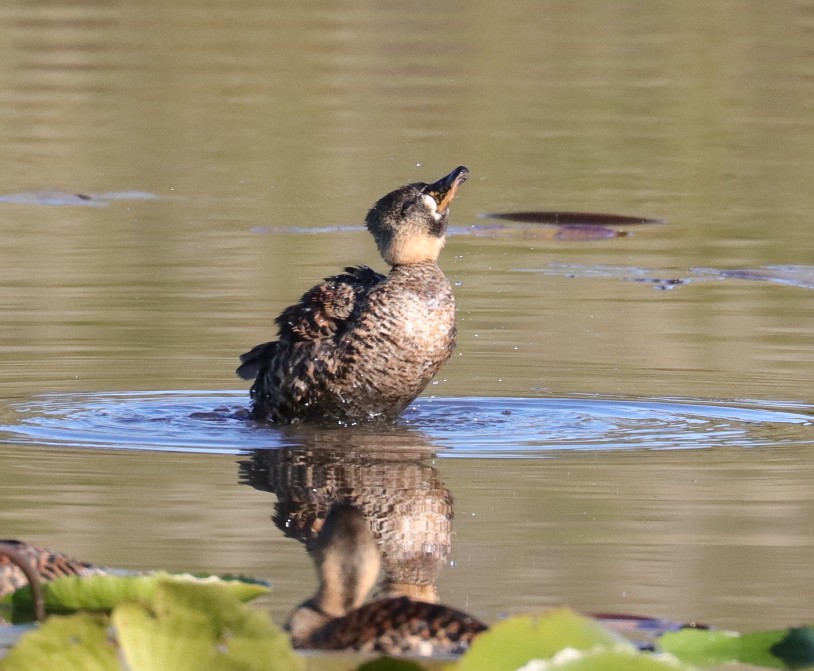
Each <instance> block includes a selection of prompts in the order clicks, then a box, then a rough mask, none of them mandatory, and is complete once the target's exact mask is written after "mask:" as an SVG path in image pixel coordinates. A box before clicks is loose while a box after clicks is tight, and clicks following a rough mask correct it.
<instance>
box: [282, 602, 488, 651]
mask: <svg viewBox="0 0 814 671" xmlns="http://www.w3.org/2000/svg"><path fill="white" fill-rule="evenodd" d="M486 628H487V627H486V625H485V624H484V623H483V622H481V621H480V620H478V619H476V618H474V617H472V616H471V615H467V614H466V613H464V612H462V611H459V610H456V609H454V608H450V607H449V606H444V605H442V604H435V603H425V602H423V601H414V600H412V599H409V598H407V597H398V598H392V599H382V600H379V601H373V602H371V603H368V604H365V605H363V606H361V607H360V608H357V609H356V610H354V611H351V612H350V613H348V614H347V615H345V616H343V617H339V618H336V619H333V620H330V621H328V622H327V623H326V624H325V625H323V626H322V627H320V628H319V629H317V630H316V631H314V632H312V633H311V634H310V636H308V637H307V638H306V639H304V640H301V641H295V647H299V648H310V649H317V650H360V651H362V652H379V653H384V654H389V655H405V654H408V655H409V654H412V655H421V656H441V655H459V654H461V653H463V652H465V651H466V650H467V649H468V648H469V646H470V645H471V643H472V640H473V639H474V638H475V636H477V635H478V634H479V633H481V632H482V631H485V630H486Z"/></svg>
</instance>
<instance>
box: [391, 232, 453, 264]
mask: <svg viewBox="0 0 814 671" xmlns="http://www.w3.org/2000/svg"><path fill="white" fill-rule="evenodd" d="M446 241H447V239H446V237H445V236H443V235H442V236H441V237H440V238H436V237H433V236H429V235H420V236H410V237H408V238H405V239H402V240H394V241H393V243H392V244H391V245H390V247H389V248H388V249H386V250H384V251H383V252H382V257H383V258H384V260H385V261H387V263H389V264H390V265H391V266H402V265H406V264H409V263H421V262H422V261H437V260H438V255H439V254H440V253H441V250H442V249H443V248H444V245H445V244H446Z"/></svg>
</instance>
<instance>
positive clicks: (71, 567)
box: [0, 540, 105, 597]
mask: <svg viewBox="0 0 814 671" xmlns="http://www.w3.org/2000/svg"><path fill="white" fill-rule="evenodd" d="M0 544H2V545H6V546H8V547H9V548H10V549H12V550H14V551H16V553H17V555H18V556H22V557H23V558H25V559H27V560H28V562H29V564H31V566H32V568H33V569H34V572H35V573H36V574H37V575H38V576H39V578H40V580H42V581H43V582H47V581H49V580H53V579H54V578H60V577H62V576H69V575H95V574H99V573H105V569H103V568H101V567H99V566H94V565H93V564H89V563H88V562H84V561H80V560H79V559H74V558H73V557H71V556H69V555H66V554H63V553H62V552H56V551H54V550H48V549H47V548H41V547H37V546H36V545H30V544H29V543H25V542H23V541H17V540H0ZM27 584H28V580H26V577H25V575H24V573H23V571H22V569H20V567H19V566H17V565H16V564H14V562H12V561H11V560H10V559H9V558H8V557H5V556H3V555H0V597H3V596H5V595H6V594H9V593H10V592H13V591H15V590H17V589H19V588H20V587H23V586H24V585H27Z"/></svg>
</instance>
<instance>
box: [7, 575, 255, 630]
mask: <svg viewBox="0 0 814 671" xmlns="http://www.w3.org/2000/svg"><path fill="white" fill-rule="evenodd" d="M165 582H175V583H190V584H214V585H221V586H222V587H223V588H225V589H227V590H228V591H230V592H231V593H233V594H234V595H235V596H236V597H237V598H238V599H240V600H241V601H250V600H251V599H255V598H257V597H258V596H262V595H263V594H266V593H267V592H268V591H269V590H268V587H266V586H263V585H259V584H256V583H250V582H246V581H245V580H237V579H228V580H226V579H222V578H219V577H217V576H207V577H196V576H192V575H189V574H179V575H172V574H169V573H164V572H160V571H159V572H156V573H150V574H149V575H89V576H64V577H61V578H56V579H54V580H52V581H50V582H47V583H44V584H43V586H42V588H43V596H44V598H45V608H46V610H47V611H48V612H52V613H54V612H56V613H66V612H72V611H76V610H95V611H110V610H113V608H115V607H116V605H117V604H119V603H122V602H123V601H128V600H133V599H136V600H142V601H149V600H150V599H151V598H152V596H153V594H154V593H155V591H156V589H157V588H158V586H159V585H160V584H162V583H165ZM11 604H12V612H13V617H14V619H15V621H16V620H19V619H23V618H25V617H27V616H28V617H30V614H31V613H32V612H33V609H32V604H31V589H30V588H29V587H24V588H21V589H19V590H17V591H16V592H15V593H14V594H13V595H12V596H11Z"/></svg>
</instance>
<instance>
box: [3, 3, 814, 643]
mask: <svg viewBox="0 0 814 671" xmlns="http://www.w3.org/2000/svg"><path fill="white" fill-rule="evenodd" d="M0 34H1V35H2V38H3V39H2V40H0V90H2V91H3V95H2V97H1V98H0V150H2V155H3V161H2V165H1V166H0V176H2V181H0V215H1V218H0V221H2V223H1V224H0V226H2V231H3V241H4V244H3V245H2V246H0V268H2V282H1V283H0V319H2V323H3V324H4V329H2V331H0V394H2V397H3V400H2V403H0V441H2V446H0V528H2V534H3V535H5V536H11V537H13V536H18V537H23V538H26V539H29V540H32V541H36V542H38V543H41V544H45V545H49V546H53V547H58V548H61V549H64V550H66V551H69V552H71V553H73V554H75V555H77V556H81V557H82V558H85V559H89V560H93V561H96V562H99V563H105V564H111V565H117V566H128V567H134V568H150V567H164V568H168V569H177V570H181V569H184V570H208V571H229V572H245V573H251V574H256V575H259V576H265V577H268V578H270V579H271V580H272V581H273V582H274V584H275V588H276V590H275V594H274V596H273V598H272V599H271V600H270V602H269V607H270V608H271V609H272V611H273V613H274V615H275V616H278V617H280V618H282V617H283V616H284V615H285V614H286V612H287V611H288V610H289V609H290V608H291V607H292V606H293V605H294V604H295V603H297V602H298V601H299V600H301V599H302V598H303V597H304V596H305V595H306V594H307V592H308V591H309V590H310V589H311V588H312V586H313V578H312V576H311V569H310V567H309V564H308V561H307V560H306V559H305V554H304V551H303V548H302V545H301V544H300V543H298V542H297V541H296V540H292V539H291V538H287V537H285V536H284V535H283V533H282V532H281V531H280V530H279V529H278V528H277V527H275V525H274V524H273V523H272V521H271V520H270V519H269V518H270V516H271V515H272V514H273V513H274V512H275V510H276V509H275V506H276V505H277V504H279V503H280V502H281V501H282V499H283V493H282V492H281V490H279V488H278V489H277V490H274V493H272V492H270V491H269V489H270V487H267V488H266V489H264V488H263V487H261V486H260V485H259V484H258V482H257V481H252V480H251V479H250V478H247V475H246V472H245V468H246V466H245V463H248V462H255V463H261V462H262V463H266V462H265V461H264V460H268V459H270V458H271V459H276V458H283V457H286V455H289V454H290V455H294V456H295V457H296V458H300V457H301V452H302V451H305V452H307V453H308V454H312V453H313V454H317V455H323V456H324V453H326V452H327V453H332V452H331V451H338V452H340V453H345V454H353V455H357V456H359V455H361V456H359V459H361V462H360V463H364V464H367V467H365V468H361V467H360V470H359V471H358V472H357V471H353V469H351V471H353V472H352V473H351V471H348V472H346V473H344V474H343V475H342V477H344V478H346V479H348V478H350V479H351V480H353V478H357V477H358V478H362V476H364V478H367V477H368V476H371V477H372V475H371V474H375V473H378V472H379V470H377V468H378V467H377V468H374V467H373V466H371V464H374V465H378V464H385V466H382V467H381V469H380V470H381V472H382V473H386V474H389V475H388V476H386V477H391V476H392V477H395V475H396V474H402V475H404V478H403V479H402V480H400V481H399V482H401V483H402V484H401V485H399V487H395V485H392V483H391V484H390V485H389V486H391V489H390V490H388V491H390V492H391V493H392V492H400V493H399V494H398V496H404V497H406V498H405V499H404V501H405V504H404V505H405V506H408V504H409V501H410V499H409V497H408V494H409V493H410V492H412V493H416V492H423V493H425V494H426V496H427V497H429V498H427V499H426V501H429V502H431V503H432V502H435V503H437V502H438V501H442V502H443V504H444V505H450V504H449V501H454V524H453V529H454V533H453V534H452V535H451V536H448V537H447V541H448V545H449V547H448V548H447V546H444V548H446V549H444V550H443V552H439V554H438V557H437V559H438V562H439V565H438V567H436V568H438V569H439V570H440V576H439V577H438V579H437V588H438V592H439V594H440V596H441V598H442V599H443V600H445V601H448V602H451V603H453V604H455V605H457V606H460V607H464V608H467V609H469V610H471V611H472V612H473V613H475V614H477V615H479V616H481V617H483V618H486V619H489V620H492V619H494V618H496V617H498V616H499V615H501V614H503V613H507V612H520V611H528V610H534V609H539V608H543V607H546V606H550V605H554V604H560V603H567V604H570V605H572V606H574V607H576V608H580V609H585V610H602V611H610V610H623V611H628V612H644V613H649V614H653V615H661V616H665V617H671V618H675V619H679V620H690V619H696V620H702V621H709V622H712V623H714V624H718V625H721V626H727V627H734V628H739V629H749V628H756V627H765V626H775V625H788V624H795V623H798V622H802V621H810V620H811V617H812V608H811V604H812V602H814V587H812V583H811V580H810V575H811V566H812V564H811V556H812V550H814V488H812V486H811V483H812V480H813V479H814V456H812V447H814V406H813V405H812V404H814V347H812V345H814V341H812V333H814V294H813V293H812V291H814V226H812V212H814V190H812V188H811V184H812V175H814V46H812V45H814V2H811V1H806V0H799V1H797V2H791V1H789V2H776V3H760V2H747V3H745V4H744V3H740V2H728V1H725V2H720V3H717V4H716V5H715V7H714V8H710V7H709V6H708V5H706V4H704V5H703V6H702V5H701V4H698V3H692V2H690V3H684V4H678V5H676V4H674V3H667V2H655V3H637V2H633V3H625V4H618V3H606V4H601V3H600V4H597V3H592V2H567V3H566V2H546V3H539V2H522V1H519V0H518V1H512V2H509V3H500V4H495V5H494V6H482V7H481V6H473V5H471V4H470V3H463V2H449V3H444V4H442V5H433V6H432V8H430V7H429V6H424V5H422V4H408V5H401V6H399V7H395V6H388V7H384V6H382V7H380V8H375V7H364V8H359V7H350V6H343V5H337V4H335V3H328V2H320V3H316V4H315V5H312V6H311V8H309V9H305V8H304V7H301V6H299V5H296V4H288V5H283V6H274V7H272V6H270V5H268V4H267V3H256V4H252V3H250V4H245V3H244V4H243V5H241V7H240V9H235V8H233V6H232V5H231V4H229V3H225V2H222V1H221V0H213V2H209V3H201V2H196V1H195V0H189V1H187V2H183V3H165V5H164V6H155V5H149V6H148V5H147V4H144V3H130V4H127V5H104V4H99V3H97V2H77V3H73V4H71V6H66V5H64V3H58V2H44V3H34V4H32V3H28V2H22V1H19V2H18V1H12V2H7V3H5V4H4V5H3V7H2V8H0ZM458 164H465V165H467V166H468V167H469V168H470V169H471V171H472V178H471V179H470V180H469V181H468V182H467V184H466V185H465V186H464V187H463V188H462V189H461V193H460V196H459V198H458V199H457V200H456V202H455V206H454V207H453V212H452V219H453V222H454V224H455V227H456V228H455V230H454V231H453V233H454V234H453V235H451V236H450V238H449V242H448V244H447V248H446V250H445V251H444V254H443V257H442V261H441V263H442V266H443V268H444V269H445V271H446V272H447V274H448V276H449V277H450V279H451V281H452V282H453V283H454V284H455V291H456V295H457V299H458V307H459V312H458V318H459V332H460V337H459V345H458V349H457V350H456V354H455V356H454V358H453V360H452V361H451V362H450V363H449V364H448V365H447V366H446V367H445V368H444V369H443V371H442V373H441V374H440V375H439V377H438V378H437V380H436V381H435V383H434V384H433V385H432V386H431V387H430V388H429V389H428V393H427V395H426V396H425V397H424V398H422V399H420V400H419V401H418V402H417V403H416V404H415V406H414V407H413V408H411V409H410V411H409V412H408V413H407V414H406V415H405V417H404V419H403V420H402V422H401V423H400V424H399V426H398V427H396V428H394V429H387V430H385V429H376V430H364V431H352V430H346V431H328V432H316V433H314V432H307V431H288V430H286V431H280V430H274V429H269V428H266V427H257V426H252V425H250V424H248V423H246V422H245V421H244V420H242V419H240V418H239V414H240V411H241V409H242V408H245V406H246V385H245V384H243V383H242V382H241V381H239V380H238V379H237V378H235V377H234V375H233V370H234V367H235V365H236V362H237V360H236V356H237V354H239V353H240V352H243V351H245V350H246V349H247V348H248V347H250V346H251V345H254V344H256V343H257V342H261V341H262V340H264V339H268V338H269V337H270V335H271V333H272V318H273V316H274V315H275V314H277V312H278V311H279V310H280V309H282V308H283V307H285V306H286V305H288V304H289V303H290V302H292V301H293V300H295V299H296V298H297V297H298V296H299V295H300V294H301V293H302V292H303V291H304V290H305V289H307V288H308V287H309V286H310V285H311V284H312V283H313V282H314V281H315V280H316V279H317V278H319V277H322V276H324V275H326V274H330V273H332V272H334V271H335V270H337V269H339V268H341V267H342V266H343V265H346V264H349V263H367V264H371V265H374V266H375V267H377V268H381V267H382V262H381V261H380V260H379V259H378V258H377V256H376V253H375V248H374V246H373V245H372V243H371V241H370V239H369V237H368V235H367V234H366V233H365V232H364V231H363V230H362V229H361V228H360V227H359V224H360V222H361V221H362V218H363V216H364V214H365V212H366V209H367V208H368V207H369V206H370V204H372V202H373V201H374V200H376V198H378V197H379V196H380V195H382V194H384V193H385V192H387V191H388V190H390V189H392V188H393V187H395V186H396V185H398V184H401V183H404V182H407V181H411V180H425V181H428V180H430V179H435V178H437V177H438V176H440V175H441V174H444V173H445V172H447V171H448V170H450V169H451V168H452V167H454V166H456V165H458ZM76 194H83V195H84V196H86V197H84V198H79V197H77V196H76ZM527 210H547V211H550V210H562V211H569V210H574V211H588V212H608V213H616V214H627V215H634V216H641V217H651V218H656V219H663V220H665V221H666V223H665V224H659V225H646V226H637V227H629V228H627V229H625V231H626V232H627V233H628V235H625V236H621V237H613V238H607V239H598V240H593V241H577V240H573V239H570V240H569V239H568V236H563V235H560V234H559V233H560V232H559V231H557V230H556V229H552V228H551V227H545V226H535V225H529V224H512V223H511V222H507V221H504V220H501V221H494V220H490V219H487V218H484V217H483V216H482V215H483V214H485V213H488V212H509V211H527ZM495 224H499V225H500V228H497V229H495V228H494V225H495ZM383 449H384V450H385V452H386V455H389V456H386V458H385V457H383V456H382V454H381V452H380V451H381V450H383ZM269 450H273V452H269ZM289 450H293V452H289ZM298 450H299V452H298ZM343 451H344V452H343ZM393 453H398V454H400V456H399V457H398V458H395V457H393V456H392V454H393ZM269 454H274V455H277V456H274V457H269V456H268V455H269ZM298 455H299V456H298ZM453 457H454V458H453ZM286 458H287V457H286ZM292 458H293V457H292ZM319 458H320V459H322V456H320V457H319ZM350 461H351V462H352V463H356V462H355V461H353V460H350ZM239 462H244V465H243V466H241V464H240V463H239ZM330 464H331V462H329V463H328V466H326V468H327V469H328V471H326V472H330V473H331V474H332V475H331V477H338V476H336V474H335V472H334V470H331V469H333V468H335V466H332V465H330ZM267 466H268V464H266V467H267ZM261 471H262V469H261ZM360 474H361V475H360ZM408 476H409V477H408ZM364 478H363V479H362V480H359V481H358V482H357V481H356V480H353V482H351V483H350V484H348V486H351V484H353V485H358V486H359V487H360V489H359V490H358V491H368V489H365V487H367V488H370V487H373V485H371V483H370V481H369V480H366V479H364ZM279 482H280V481H279V480H278V481H277V484H278V485H279ZM343 482H345V481H343ZM404 482H407V483H408V485H404V484H403V483H404ZM409 483H413V484H409ZM288 484H290V483H288ZM300 484H302V483H300ZM346 484H347V482H346ZM425 486H426V487H425ZM422 487H425V488H424V489H422ZM393 496H397V495H396V494H393ZM399 500H401V499H399ZM422 505H424V504H422ZM426 505H430V504H429V503H427V504H426ZM439 505H440V504H439ZM447 512H450V514H451V509H450V511H447ZM447 541H444V542H447ZM440 545H443V543H440Z"/></svg>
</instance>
